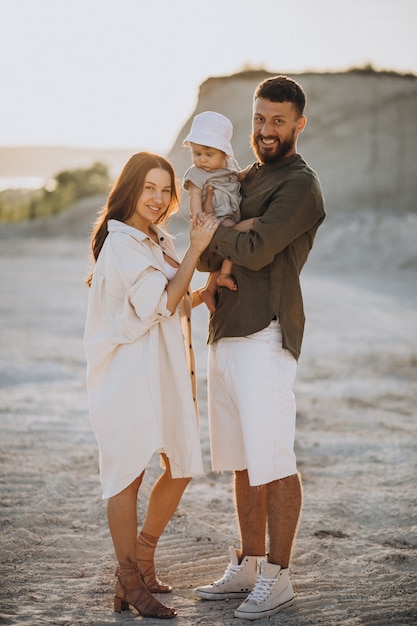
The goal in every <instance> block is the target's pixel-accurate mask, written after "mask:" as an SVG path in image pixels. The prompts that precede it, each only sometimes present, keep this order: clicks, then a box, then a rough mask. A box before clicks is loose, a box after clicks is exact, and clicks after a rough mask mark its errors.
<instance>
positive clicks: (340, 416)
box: [0, 216, 417, 626]
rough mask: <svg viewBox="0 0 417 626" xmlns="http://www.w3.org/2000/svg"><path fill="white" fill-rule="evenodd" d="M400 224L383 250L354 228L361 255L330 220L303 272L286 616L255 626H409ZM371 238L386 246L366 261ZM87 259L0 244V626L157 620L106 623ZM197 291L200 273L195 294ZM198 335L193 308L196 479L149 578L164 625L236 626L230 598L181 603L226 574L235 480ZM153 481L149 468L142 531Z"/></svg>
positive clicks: (416, 522)
mask: <svg viewBox="0 0 417 626" xmlns="http://www.w3.org/2000/svg"><path fill="white" fill-rule="evenodd" d="M370 220H371V221H370V222H369V223H370V224H371V225H372V219H371V218H370ZM410 220H411V222H410V224H411V226H412V227H411V226H410V224H408V225H407V227H405V228H404V230H403V232H402V233H400V235H401V236H400V235H398V233H397V235H398V237H397V235H395V236H396V237H397V239H394V240H393V239H392V237H393V233H394V234H395V232H394V231H395V229H394V230H393V228H392V227H391V228H388V227H387V229H386V230H387V232H385V231H384V232H383V233H382V234H381V231H378V232H379V235H378V233H376V231H375V229H372V228H371V227H370V232H369V237H368V240H369V241H368V244H369V245H368V246H364V245H363V244H364V241H363V240H364V239H365V238H366V228H364V223H362V227H360V228H359V230H358V232H360V233H362V235H361V237H362V239H361V242H360V243H361V245H360V246H358V247H357V248H354V247H350V248H349V241H347V242H346V239H345V238H344V237H341V232H344V228H342V230H341V229H340V228H339V230H338V228H337V227H336V226H334V227H333V226H332V223H331V220H330V221H329V227H328V228H327V230H325V228H324V227H323V234H322V235H320V237H319V238H318V239H319V240H320V241H318V242H317V252H314V253H313V255H312V259H311V263H310V264H309V265H308V266H307V268H306V270H305V272H304V274H303V288H304V294H305V301H306V312H307V326H306V336H305V342H304V346H303V353H302V357H301V359H300V363H299V369H298V378H297V384H296V390H295V391H296V396H297V405H298V426H297V455H298V460H299V470H300V472H301V474H302V478H303V484H304V507H303V515H302V520H301V526H300V531H299V536H298V539H297V543H296V546H295V549H294V554H293V560H292V566H291V577H292V581H293V586H294V589H295V592H296V602H295V604H294V606H293V607H291V608H289V609H287V610H286V611H285V612H282V613H280V614H278V615H276V616H273V617H271V618H269V619H263V620H259V621H258V622H257V623H259V624H260V625H261V624H285V625H288V626H307V625H311V626H317V625H318V624H323V625H325V626H336V625H342V624H343V625H344V626H348V625H349V626H350V625H359V624H372V625H380V626H382V625H385V624H394V625H396V626H401V625H405V624H417V510H416V496H417V492H416V478H417V472H416V460H417V454H416V452H417V449H416V448H417V446H416V435H417V420H416V401H417V382H416V380H417V376H416V365H417V306H416V305H417V289H416V287H417V285H416V266H415V264H413V263H412V262H410V261H409V259H410V258H411V256H412V255H411V252H410V249H409V248H407V246H410V245H412V246H414V249H415V244H414V242H415V241H416V233H417V230H416V228H415V217H414V216H411V217H410ZM388 223H389V222H387V224H388ZM413 229H414V230H413ZM371 231H372V232H371ZM410 231H411V233H410ZM10 232H12V231H10ZM363 233H365V234H363ZM377 235H378V236H380V237H384V242H385V245H382V246H380V247H379V251H380V256H377V258H376V261H375V254H372V253H371V252H372V245H371V244H372V242H373V245H375V242H376V243H377V242H378V237H377ZM357 239H358V237H357V236H352V240H351V241H353V240H355V241H357ZM410 241H412V244H410ZM404 242H408V243H407V245H405V243H404ZM183 243H184V237H183V238H182V239H181V237H179V245H180V247H181V245H182V244H183ZM342 243H343V245H345V247H346V250H349V253H348V252H346V254H345V255H344V256H343V255H341V249H342ZM394 244H395V252H393V250H392V246H393V245H394ZM390 246H391V247H390ZM405 248H407V249H405ZM382 251H384V253H382ZM361 255H362V256H361ZM401 255H402V256H403V257H404V259H403V260H401V259H400V260H401V262H400V261H398V263H394V262H391V261H392V258H391V257H395V258H397V260H398V259H399V258H400V257H401ZM401 258H402V257H401ZM371 260H372V261H373V262H371ZM88 263H89V262H88V252H87V245H86V243H85V242H84V241H83V240H82V239H80V238H67V239H57V238H56V237H53V236H48V237H46V238H42V237H39V236H36V237H33V236H32V237H29V236H25V237H23V236H19V237H17V236H16V237H14V236H8V235H7V233H6V236H5V237H4V238H2V239H1V241H0V275H1V281H0V301H1V307H0V316H1V318H0V322H1V334H0V408H1V491H0V494H1V519H0V524H1V536H0V550H1V590H0V623H1V624H19V625H20V624H30V625H38V624H57V625H58V624H59V625H62V626H63V625H66V626H67V625H68V626H75V625H88V626H99V625H107V624H128V623H129V624H130V623H132V624H133V623H139V622H140V621H141V620H142V621H143V622H144V623H155V624H156V623H161V622H160V621H157V620H150V619H146V620H145V619H142V618H141V617H139V616H138V615H137V613H136V612H134V611H132V612H129V613H126V614H121V615H119V614H114V613H113V611H112V591H113V583H114V577H113V573H114V569H115V557H114V553H113V549H112V544H111V540H110V537H109V532H108V528H107V522H106V511H105V502H104V501H103V500H102V499H101V488H100V484H99V477H98V463H97V447H96V443H95V439H94V436H93V434H92V432H91V429H90V425H89V421H88V414H87V403H86V393H85V386H84V376H85V358H84V352H83V348H82V333H83V327H84V320H85V311H86V302H87V289H86V288H85V287H84V285H83V279H84V277H85V275H86V274H87V271H88ZM203 280H204V277H202V276H201V275H196V277H195V280H194V283H195V286H199V285H201V284H202V282H203ZM206 324H207V312H206V310H204V309H203V308H202V307H200V309H198V310H196V311H195V314H194V344H195V346H196V352H197V361H198V372H199V402H200V412H201V442H202V448H203V454H204V462H205V467H206V469H207V475H206V476H205V477H204V478H201V479H198V480H194V481H193V482H192V483H191V485H190V487H189V488H188V490H187V492H186V494H185V496H184V498H183V501H182V503H181V505H180V507H179V509H178V511H177V513H176V514H175V516H174V517H173V519H172V521H171V522H170V524H169V526H168V528H167V530H166V533H165V535H164V536H163V538H162V539H161V542H160V545H159V548H158V552H157V564H158V573H159V575H160V577H161V578H162V579H163V580H165V581H167V582H169V583H170V584H172V585H173V586H174V592H173V594H172V596H171V597H166V598H164V599H165V600H169V603H170V604H171V605H174V606H176V607H177V609H178V612H179V618H178V619H177V620H174V621H173V622H170V623H178V624H181V625H184V626H185V625H187V626H188V625H189V626H195V625H207V626H208V625H210V626H215V625H220V624H221V625H226V626H228V625H230V626H231V625H232V624H233V625H236V624H239V623H242V624H243V623H245V622H243V621H242V620H237V619H235V618H234V617H233V610H234V608H235V607H236V606H237V604H238V602H233V601H229V602H206V601H201V600H196V599H194V598H193V597H192V593H191V592H192V588H193V587H194V586H196V585H198V584H202V583H205V582H209V581H211V580H213V579H214V578H217V577H219V576H220V575H221V574H222V572H223V570H224V568H225V567H226V564H227V551H228V547H229V546H230V545H234V546H238V541H239V537H238V531H237V526H236V522H235V519H234V504H233V496H232V487H231V476H230V475H229V474H213V473H211V472H210V457H209V442H208V426H207V405H206V365H205V363H206V361H205V359H206V350H207V349H206V346H205V334H206ZM158 472H159V469H158V462H157V459H156V458H155V460H154V461H153V462H152V464H151V466H150V468H149V470H148V473H147V475H146V478H145V483H144V485H143V488H142V490H141V500H140V503H139V515H140V517H141V518H142V516H143V511H144V504H145V502H146V497H147V495H148V494H149V485H150V484H151V483H152V481H153V480H154V479H155V477H156V475H157V474H158ZM246 623H248V622H246Z"/></svg>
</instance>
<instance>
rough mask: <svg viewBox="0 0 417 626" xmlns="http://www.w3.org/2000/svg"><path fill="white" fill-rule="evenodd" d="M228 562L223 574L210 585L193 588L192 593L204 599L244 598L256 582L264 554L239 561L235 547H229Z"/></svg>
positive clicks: (246, 557)
mask: <svg viewBox="0 0 417 626" xmlns="http://www.w3.org/2000/svg"><path fill="white" fill-rule="evenodd" d="M229 555H230V563H229V565H228V566H227V569H226V571H225V573H224V574H223V576H222V577H221V578H220V579H219V580H216V581H215V582H214V583H212V584H211V585H204V586H203V587H197V589H194V592H193V593H194V595H195V596H197V598H203V599H204V600H227V599H233V598H237V599H239V598H246V596H247V595H248V593H249V592H250V591H251V590H252V587H253V586H254V584H255V583H256V579H257V577H258V571H259V563H260V561H261V560H262V559H265V556H245V557H244V558H243V559H242V562H241V563H239V559H238V556H237V552H236V550H235V548H233V547H230V548H229Z"/></svg>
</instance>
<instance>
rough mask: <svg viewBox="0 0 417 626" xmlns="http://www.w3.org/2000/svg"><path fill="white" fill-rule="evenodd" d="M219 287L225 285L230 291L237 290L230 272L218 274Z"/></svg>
mask: <svg viewBox="0 0 417 626" xmlns="http://www.w3.org/2000/svg"><path fill="white" fill-rule="evenodd" d="M217 284H218V285H219V287H227V288H228V289H230V290H231V291H237V284H236V281H235V279H234V277H233V276H232V275H231V274H220V276H219V277H218V279H217Z"/></svg>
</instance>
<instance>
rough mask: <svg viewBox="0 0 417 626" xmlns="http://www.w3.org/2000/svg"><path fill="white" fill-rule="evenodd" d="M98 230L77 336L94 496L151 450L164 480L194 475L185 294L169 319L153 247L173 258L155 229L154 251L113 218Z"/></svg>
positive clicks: (159, 258)
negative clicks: (165, 470)
mask: <svg viewBox="0 0 417 626" xmlns="http://www.w3.org/2000/svg"><path fill="white" fill-rule="evenodd" d="M108 228H109V234H108V236H107V238H106V240H105V242H104V245H103V248H102V250H101V252H100V254H99V257H98V260H97V263H96V265H95V268H94V274H93V281H92V284H91V288H90V295H89V303H88V312H87V321H86V327H85V334H84V347H85V351H86V355H87V393H88V403H89V413H90V421H91V424H92V427H93V430H94V433H95V436H96V439H97V443H98V447H99V462H100V480H101V483H102V487H103V498H109V497H111V496H113V495H116V494H117V493H119V492H120V491H122V490H123V489H124V488H125V487H127V486H128V485H129V484H130V483H131V482H132V481H133V480H134V479H135V478H136V477H137V476H139V475H140V474H141V472H142V471H143V470H144V469H145V467H146V466H147V464H148V463H149V460H150V458H151V457H152V455H153V454H154V453H155V452H157V451H164V452H165V453H166V455H167V456H168V458H169V460H170V466H171V471H172V475H173V477H174V478H179V477H185V476H193V475H201V474H203V473H204V470H203V464H202V458H201V447H200V436H199V424H198V417H197V403H196V385H195V364H194V355H193V351H192V343H191V326H190V314H191V294H190V292H187V296H186V297H185V298H184V299H183V302H182V303H181V305H180V306H179V307H178V309H177V310H176V311H175V313H174V314H173V315H171V313H170V311H169V310H168V309H167V308H166V303H167V292H166V290H165V287H166V284H167V282H168V280H169V276H171V277H172V271H173V268H172V267H171V266H169V264H167V263H166V262H165V261H164V256H163V253H162V248H163V249H164V252H165V253H166V254H168V255H169V256H171V257H172V258H174V259H175V260H178V259H177V257H176V254H175V250H174V247H173V245H172V241H171V237H170V235H168V234H167V233H165V232H164V231H163V230H162V229H160V228H157V227H155V231H156V232H157V234H158V238H159V242H160V245H158V244H156V243H155V242H154V241H152V240H151V239H150V238H149V237H148V236H147V235H145V234H144V233H142V232H141V231H139V230H137V229H135V228H133V227H131V226H127V225H126V224H124V223H122V222H119V221H117V220H110V221H109V224H108ZM174 271H175V270H174Z"/></svg>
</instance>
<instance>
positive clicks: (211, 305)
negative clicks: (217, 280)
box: [198, 289, 216, 313]
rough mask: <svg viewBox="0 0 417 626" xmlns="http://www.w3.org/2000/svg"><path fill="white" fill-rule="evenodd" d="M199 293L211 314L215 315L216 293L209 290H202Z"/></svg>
mask: <svg viewBox="0 0 417 626" xmlns="http://www.w3.org/2000/svg"><path fill="white" fill-rule="evenodd" d="M198 293H199V296H200V298H201V299H202V301H203V302H204V304H205V305H206V307H207V308H208V310H209V311H210V313H214V312H215V310H216V298H215V296H214V293H212V292H211V291H209V290H208V289H200V290H199V292H198Z"/></svg>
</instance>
